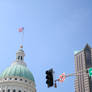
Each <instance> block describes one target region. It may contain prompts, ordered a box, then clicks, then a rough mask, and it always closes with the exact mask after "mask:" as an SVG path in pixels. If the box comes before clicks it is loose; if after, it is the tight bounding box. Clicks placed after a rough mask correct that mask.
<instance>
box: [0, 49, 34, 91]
mask: <svg viewBox="0 0 92 92" xmlns="http://www.w3.org/2000/svg"><path fill="white" fill-rule="evenodd" d="M24 56H25V54H24V51H23V48H20V49H19V50H18V52H17V53H16V60H15V61H14V62H13V63H12V64H11V66H10V67H8V68H7V69H5V71H3V72H2V73H1V74H0V92H36V87H35V80H34V77H33V75H32V73H31V72H30V70H29V69H28V68H27V65H26V63H25V62H24Z"/></svg>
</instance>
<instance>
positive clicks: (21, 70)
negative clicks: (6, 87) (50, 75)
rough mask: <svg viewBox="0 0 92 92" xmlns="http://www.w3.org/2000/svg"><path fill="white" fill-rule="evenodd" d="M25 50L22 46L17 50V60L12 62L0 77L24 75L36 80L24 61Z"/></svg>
mask: <svg viewBox="0 0 92 92" xmlns="http://www.w3.org/2000/svg"><path fill="white" fill-rule="evenodd" d="M24 56H25V54H24V51H23V49H22V48H20V49H19V50H18V51H17V52H16V60H15V61H14V62H13V63H12V64H11V66H10V67H8V68H7V69H5V70H4V71H3V72H2V73H1V74H0V78H6V77H15V76H16V77H23V78H26V79H28V80H32V81H33V82H35V81H34V77H33V75H32V73H31V72H30V70H29V69H28V68H27V66H26V63H25V62H24Z"/></svg>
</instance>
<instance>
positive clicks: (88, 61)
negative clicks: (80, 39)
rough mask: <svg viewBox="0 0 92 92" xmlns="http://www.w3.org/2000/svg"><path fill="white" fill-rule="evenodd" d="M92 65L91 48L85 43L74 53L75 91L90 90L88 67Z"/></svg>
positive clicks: (90, 82) (91, 83) (91, 84)
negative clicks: (81, 48) (82, 47)
mask: <svg viewBox="0 0 92 92" xmlns="http://www.w3.org/2000/svg"><path fill="white" fill-rule="evenodd" d="M91 67H92V48H91V47H90V46H89V45H88V44H87V45H86V46H85V48H84V49H83V50H81V51H77V52H76V53H75V71H76V74H77V76H76V79H75V92H92V78H91V77H89V74H88V69H89V68H91Z"/></svg>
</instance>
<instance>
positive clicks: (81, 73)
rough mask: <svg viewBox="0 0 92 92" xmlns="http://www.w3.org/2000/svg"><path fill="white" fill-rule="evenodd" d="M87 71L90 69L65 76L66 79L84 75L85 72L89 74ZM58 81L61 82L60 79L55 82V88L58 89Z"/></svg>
mask: <svg viewBox="0 0 92 92" xmlns="http://www.w3.org/2000/svg"><path fill="white" fill-rule="evenodd" d="M87 70H88V69H85V70H80V71H78V72H76V73H71V74H67V75H65V78H67V77H71V76H79V75H83V73H85V72H86V73H87ZM87 74H88V73H87ZM57 81H58V82H59V81H60V78H59V79H56V80H55V85H54V87H55V88H57V85H56V82H57Z"/></svg>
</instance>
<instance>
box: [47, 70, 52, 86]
mask: <svg viewBox="0 0 92 92" xmlns="http://www.w3.org/2000/svg"><path fill="white" fill-rule="evenodd" d="M46 79H47V80H46V84H47V86H48V87H51V86H53V69H50V70H47V71H46Z"/></svg>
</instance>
